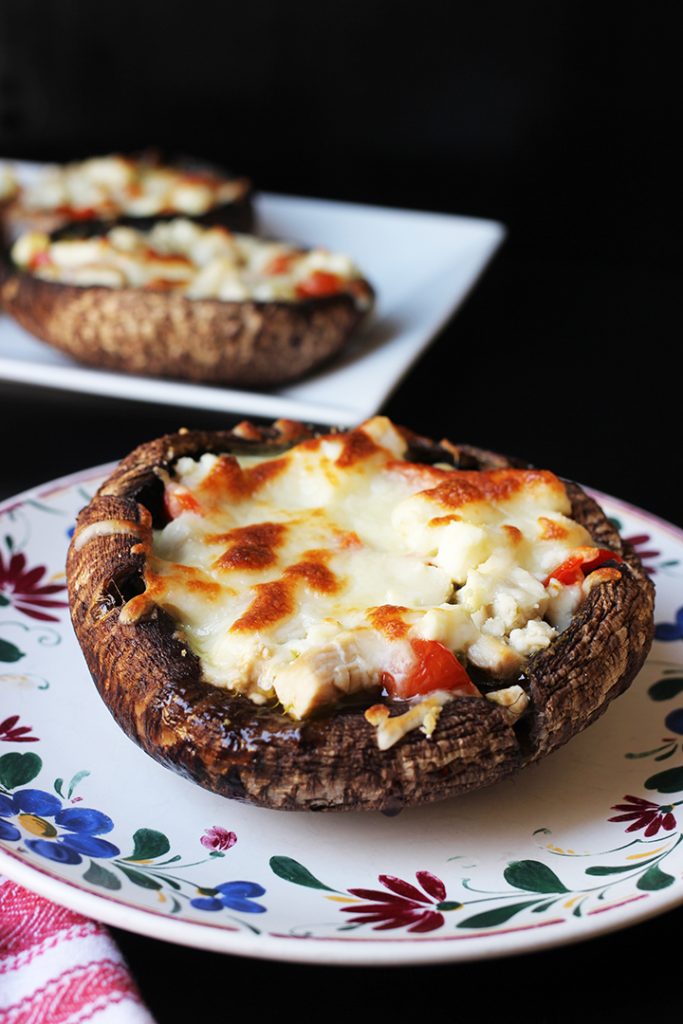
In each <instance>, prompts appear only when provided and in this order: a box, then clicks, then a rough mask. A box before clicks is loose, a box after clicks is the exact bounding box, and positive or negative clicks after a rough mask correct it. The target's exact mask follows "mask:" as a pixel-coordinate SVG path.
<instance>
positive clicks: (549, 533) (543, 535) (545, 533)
mask: <svg viewBox="0 0 683 1024" xmlns="http://www.w3.org/2000/svg"><path fill="white" fill-rule="evenodd" d="M538 525H539V526H540V527H541V532H540V533H539V535H538V536H539V540H564V538H565V537H567V536H568V535H569V530H568V529H567V527H566V526H565V525H564V524H563V523H558V522H556V521H555V520H554V519H548V518H547V517H546V516H539V517H538Z"/></svg>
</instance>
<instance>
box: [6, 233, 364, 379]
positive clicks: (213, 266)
mask: <svg viewBox="0 0 683 1024" xmlns="http://www.w3.org/2000/svg"><path fill="white" fill-rule="evenodd" d="M12 262H13V266H14V270H13V272H11V273H10V275H9V277H8V278H7V280H6V281H5V282H4V284H3V286H2V297H3V304H4V307H5V309H6V311H7V312H8V313H10V315H12V316H13V317H14V318H15V319H16V320H17V321H18V322H19V323H20V324H21V325H22V326H23V327H25V328H26V329H27V330H29V331H30V332H31V333H32V334H35V335H36V336H37V337H39V338H42V339H43V340H44V341H47V342H49V343H50V344H51V345H54V346H55V347H56V348H59V349H61V350H62V351H64V352H67V353H68V354H69V355H71V356H74V357H75V358H76V359H79V360H80V361H82V362H84V363H87V364H89V365H91V366H96V367H101V368H106V369H110V370H121V371H125V372H128V373H140V374H149V375H153V376H162V377H179V378H183V379H186V380H197V381H209V382H213V383H222V384H234V385H243V386H270V385H274V384H280V383H283V382H286V381H291V380H294V379H296V378H298V377H301V376H302V375H303V374H305V373H307V372H308V371H309V370H311V369H312V368H314V367H316V366H318V365H319V364H320V363H322V362H324V361H325V360H327V359H329V358H331V357H332V356H334V355H335V354H336V353H337V352H338V351H339V350H340V349H341V348H342V347H343V346H344V345H345V343H346V342H347V341H348V339H349V337H350V335H351V333H352V331H353V330H354V328H355V327H356V326H357V324H358V323H359V322H360V321H361V319H362V318H363V316H364V315H365V314H366V313H367V311H368V310H369V309H370V307H371V305H372V301H373V291H372V288H371V286H370V285H369V283H368V282H367V281H366V280H365V279H364V278H363V277H362V275H361V272H360V271H359V270H358V268H357V267H356V266H355V265H354V264H353V262H352V261H351V260H350V259H349V258H348V257H347V256H344V255H342V254H340V253H334V252H330V251H329V250H327V249H322V248H316V249H302V248H301V247H298V246H296V245H291V244H287V243H283V242H276V241H270V240H265V239H261V238H256V237H255V236H253V235H244V234H233V233H232V232H230V231H228V230H227V229H225V228H224V227H221V226H214V227H208V228H207V227H205V226H202V225H198V224H196V223H194V222H193V221H190V220H187V219H185V218H176V219H174V220H171V221H168V222H163V223H158V224H156V225H155V226H154V227H153V228H151V229H150V230H149V231H138V230H136V229H134V228H131V227H128V226H122V225H118V226H116V227H114V228H112V229H110V230H109V231H108V232H106V233H105V234H101V235H93V236H89V237H85V238H83V237H68V238H66V237H62V238H53V237H51V236H49V235H46V234H43V233H41V232H29V233H27V234H25V235H22V236H21V237H20V238H19V239H18V240H17V241H16V242H15V244H14V246H13V248H12Z"/></svg>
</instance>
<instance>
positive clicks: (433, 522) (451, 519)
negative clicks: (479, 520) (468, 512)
mask: <svg viewBox="0 0 683 1024" xmlns="http://www.w3.org/2000/svg"><path fill="white" fill-rule="evenodd" d="M461 522H462V516H458V515H456V514H455V512H453V513H452V515H450V516H435V517H434V518H433V519H430V520H429V522H428V523H427V526H448V524H449V523H461Z"/></svg>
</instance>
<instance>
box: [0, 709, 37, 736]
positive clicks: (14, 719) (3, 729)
mask: <svg viewBox="0 0 683 1024" xmlns="http://www.w3.org/2000/svg"><path fill="white" fill-rule="evenodd" d="M18 721H19V715H10V717H9V718H6V719H5V721H4V722H0V741H3V742H5V743H37V742H38V739H39V737H38V736H29V735H28V734H29V733H30V732H31V730H32V729H33V726H32V725H19V726H18V725H17V723H18Z"/></svg>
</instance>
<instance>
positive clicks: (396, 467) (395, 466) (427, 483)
mask: <svg viewBox="0 0 683 1024" xmlns="http://www.w3.org/2000/svg"><path fill="white" fill-rule="evenodd" d="M386 468H387V470H388V471H389V472H391V473H397V474H398V475H399V476H401V477H402V478H403V479H404V480H405V481H406V482H407V483H408V484H410V486H411V487H413V488H414V489H415V490H416V491H424V490H426V489H427V488H428V487H436V486H437V485H438V484H440V483H442V482H443V481H444V480H448V479H449V478H450V477H451V476H452V475H453V471H452V470H448V469H439V467H438V466H429V465H427V464H426V463H422V462H405V461H404V460H403V459H389V461H388V462H387V464H386Z"/></svg>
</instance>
